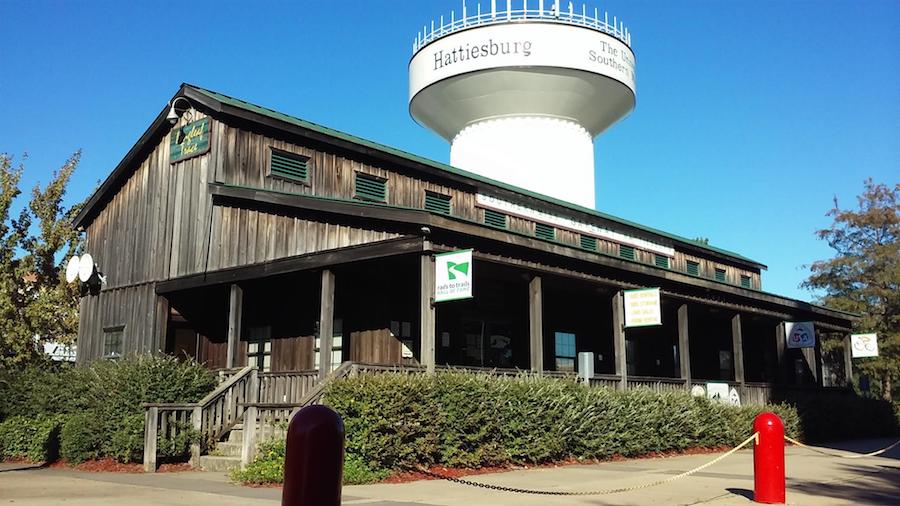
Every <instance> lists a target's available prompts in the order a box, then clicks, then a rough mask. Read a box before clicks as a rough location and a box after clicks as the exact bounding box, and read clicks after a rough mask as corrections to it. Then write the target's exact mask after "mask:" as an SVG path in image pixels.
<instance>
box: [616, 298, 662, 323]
mask: <svg viewBox="0 0 900 506" xmlns="http://www.w3.org/2000/svg"><path fill="white" fill-rule="evenodd" d="M623 293H624V295H625V327H647V326H650V325H662V315H661V312H660V304H659V288H645V289H642V290H625V292H623Z"/></svg>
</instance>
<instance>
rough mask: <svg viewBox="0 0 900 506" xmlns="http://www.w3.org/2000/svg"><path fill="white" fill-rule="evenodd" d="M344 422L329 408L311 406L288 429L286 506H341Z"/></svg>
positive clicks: (283, 502)
mask: <svg viewBox="0 0 900 506" xmlns="http://www.w3.org/2000/svg"><path fill="white" fill-rule="evenodd" d="M343 475H344V421H343V420H341V416H340V415H338V414H337V413H335V412H334V411H332V410H331V409H329V408H327V407H325V406H307V407H305V408H303V409H301V410H300V412H299V413H297V414H296V415H294V418H293V419H292V420H291V424H290V426H288V433H287V448H286V449H285V455H284V489H283V490H282V492H281V505H282V506H340V504H341V485H342V480H343Z"/></svg>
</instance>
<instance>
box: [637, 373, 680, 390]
mask: <svg viewBox="0 0 900 506" xmlns="http://www.w3.org/2000/svg"><path fill="white" fill-rule="evenodd" d="M626 383H627V385H628V386H627V388H628V390H633V389H635V388H649V389H650V390H653V391H654V392H675V391H682V390H686V389H687V382H686V381H685V380H683V379H681V378H656V377H649V376H627V377H626Z"/></svg>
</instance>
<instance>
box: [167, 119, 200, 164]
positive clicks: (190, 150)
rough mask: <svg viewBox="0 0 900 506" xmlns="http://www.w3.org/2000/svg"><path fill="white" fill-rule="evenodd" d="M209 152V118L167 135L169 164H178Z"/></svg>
mask: <svg viewBox="0 0 900 506" xmlns="http://www.w3.org/2000/svg"><path fill="white" fill-rule="evenodd" d="M207 151H209V118H203V119H200V120H197V121H194V122H191V123H188V124H187V125H185V126H183V127H181V128H176V129H174V130H172V133H171V134H169V163H175V162H180V161H181V160H186V159H188V158H192V157H194V156H199V155H202V154H204V153H206V152H207Z"/></svg>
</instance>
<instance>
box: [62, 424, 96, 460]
mask: <svg viewBox="0 0 900 506" xmlns="http://www.w3.org/2000/svg"><path fill="white" fill-rule="evenodd" d="M102 442H103V434H102V431H101V430H100V425H99V424H98V423H97V420H96V416H95V415H94V414H93V413H76V414H74V415H69V417H68V419H67V420H66V422H65V423H64V424H63V426H62V431H61V432H60V435H59V454H60V456H61V457H62V458H64V459H65V460H67V461H69V463H71V464H80V463H81V462H84V461H86V460H91V459H95V458H97V457H98V456H100V446H101V444H102Z"/></svg>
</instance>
